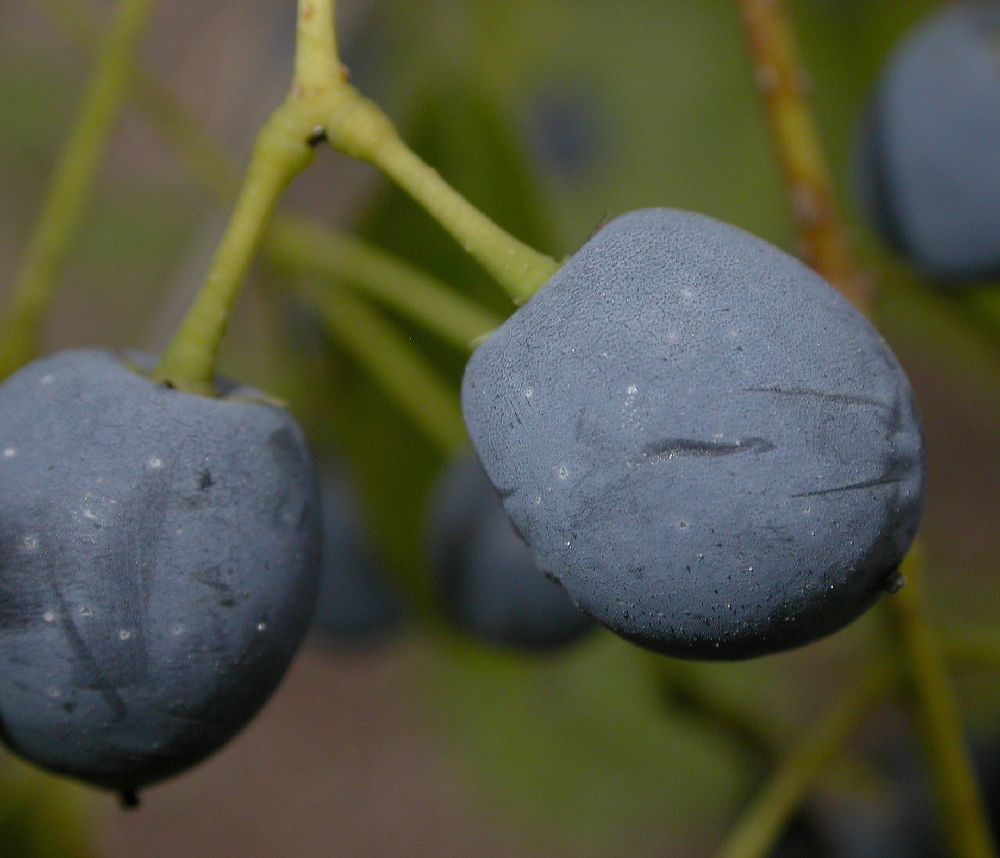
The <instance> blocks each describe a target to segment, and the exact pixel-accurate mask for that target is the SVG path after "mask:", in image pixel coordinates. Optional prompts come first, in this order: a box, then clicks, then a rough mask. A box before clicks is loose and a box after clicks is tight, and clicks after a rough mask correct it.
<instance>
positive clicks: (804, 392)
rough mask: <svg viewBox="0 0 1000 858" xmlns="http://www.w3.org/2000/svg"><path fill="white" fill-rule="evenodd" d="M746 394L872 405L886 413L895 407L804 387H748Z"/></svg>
mask: <svg viewBox="0 0 1000 858" xmlns="http://www.w3.org/2000/svg"><path fill="white" fill-rule="evenodd" d="M744 393H770V394H773V395H774V396H811V397H813V398H815V399H825V400H827V401H828V402H839V403H840V404H842V405H871V406H872V407H873V408H881V409H882V410H884V411H892V410H893V406H892V405H887V404H886V403H885V402H882V401H881V400H879V399H873V398H871V397H868V396H856V395H855V394H852V393H835V392H831V391H825V390H810V389H808V388H804V387H748V388H746V389H745V390H744Z"/></svg>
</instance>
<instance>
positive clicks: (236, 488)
mask: <svg viewBox="0 0 1000 858" xmlns="http://www.w3.org/2000/svg"><path fill="white" fill-rule="evenodd" d="M254 397H255V394H254V392H253V391H250V390H241V389H233V390H229V391H227V392H226V395H224V396H223V397H222V398H219V399H210V398H206V397H201V396H192V395H189V394H186V393H181V392H179V391H177V390H172V389H169V388H167V387H164V386H162V385H158V384H155V383H153V382H152V381H150V380H148V379H147V378H144V377H143V376H141V375H139V374H137V373H135V372H132V371H130V369H129V368H128V367H126V366H125V365H124V364H123V363H122V362H121V361H120V360H119V359H118V358H117V357H116V356H114V355H112V354H110V353H107V352H103V351H71V352H63V353H60V354H57V355H55V356H54V357H50V358H47V359H44V360H39V361H36V362H35V363H32V364H30V365H29V366H27V367H25V368H24V369H22V370H21V371H20V372H18V373H16V374H14V375H13V376H11V377H10V378H9V379H8V380H7V381H6V382H5V383H4V384H3V385H2V386H0V654H2V662H3V670H2V671H0V721H2V726H3V738H4V740H5V741H6V743H7V744H8V745H9V746H10V747H11V748H12V749H13V750H14V751H16V752H17V753H19V754H20V755H22V756H24V757H25V758H27V759H29V760H31V761H33V762H35V763H38V764H39V765H42V766H45V767H46V768H49V769H53V770H55V771H57V772H62V773H64V774H67V775H72V776H74V777H77V778H80V779H83V780H86V781H89V782H91V783H93V784H96V785H99V786H103V787H107V788H111V789H116V790H120V791H122V792H123V794H125V795H130V794H132V793H134V790H135V789H136V788H138V787H141V786H143V785H145V784H149V783H151V782H153V781H157V780H160V779H162V778H165V777H168V776H169V775H172V774H175V773H177V772H179V771H181V770H183V769H185V768H187V767H189V766H191V765H193V764H194V763H197V762H198V761H199V760H201V759H202V758H204V757H205V756H207V755H208V754H209V753H211V752H212V751H213V750H215V749H216V748H218V747H219V746H220V745H222V744H223V743H224V742H226V741H227V740H228V739H230V738H231V737H232V736H233V735H234V734H235V733H236V732H237V731H238V730H239V729H240V728H241V727H242V726H243V725H244V724H246V722H247V721H248V720H249V719H250V717H251V716H252V715H253V714H254V713H255V712H256V711H257V710H258V709H259V708H260V706H261V705H262V704H263V703H264V701H265V700H267V698H268V696H269V695H270V694H271V692H272V691H273V690H274V688H275V686H276V685H277V684H278V681H279V680H280V679H281V677H282V675H283V674H284V672H285V669H286V668H287V667H288V664H289V661H290V660H291V658H292V655H293V654H294V652H295V650H296V649H297V647H298V645H299V643H300V641H301V639H302V637H303V635H304V633H305V631H306V629H307V627H308V625H309V621H310V620H311V618H312V612H313V607H314V604H315V594H316V582H317V570H318V563H319V547H320V541H321V540H320V517H319V490H318V485H317V481H316V478H315V475H314V470H313V465H312V461H311V458H310V455H309V452H308V450H307V448H306V443H305V439H304V438H303V436H302V433H301V432H300V431H299V429H298V427H297V426H296V424H295V422H294V421H293V420H292V419H291V417H289V415H288V414H287V413H286V412H285V411H284V410H282V409H280V408H276V407H274V406H271V405H268V404H264V403H263V402H261V401H260V400H259V398H257V399H255V398H254Z"/></svg>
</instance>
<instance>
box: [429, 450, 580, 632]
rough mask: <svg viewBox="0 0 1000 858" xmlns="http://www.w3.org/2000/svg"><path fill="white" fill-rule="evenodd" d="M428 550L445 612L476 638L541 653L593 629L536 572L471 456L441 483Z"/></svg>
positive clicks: (458, 462)
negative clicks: (541, 650)
mask: <svg viewBox="0 0 1000 858" xmlns="http://www.w3.org/2000/svg"><path fill="white" fill-rule="evenodd" d="M430 545H431V559H432V563H433V566H434V572H435V574H436V575H437V576H438V580H439V581H440V585H441V592H442V598H443V601H444V606H445V609H446V610H447V612H448V614H449V616H450V617H451V618H452V619H453V620H454V621H455V623H456V624H457V625H458V626H460V627H461V628H462V629H463V630H464V631H465V632H467V633H468V634H470V635H471V636H473V637H475V638H477V639H479V640H483V641H486V642H489V643H496V644H501V645H506V646H512V647H517V648H522V649H527V650H537V649H547V648H550V647H558V646H562V645H564V644H568V643H570V642H572V641H575V640H577V639H578V638H580V637H581V636H582V635H584V634H585V633H586V632H588V631H591V630H593V627H594V625H593V623H592V622H591V621H590V620H589V619H588V618H587V617H586V616H584V615H583V614H582V613H580V611H578V610H577V609H576V608H575V607H574V606H573V604H572V602H570V600H569V599H568V598H567V596H566V593H565V592H564V591H563V590H562V588H560V587H559V586H558V585H557V584H555V583H553V582H552V581H550V580H549V579H548V578H547V577H546V576H545V575H544V574H543V573H542V572H540V571H539V569H538V567H537V566H536V565H535V562H534V560H533V559H532V557H531V552H530V551H529V550H528V547H527V546H526V545H525V544H524V542H523V541H522V540H521V538H520V537H519V536H518V535H517V533H516V532H515V530H514V528H513V527H512V526H511V523H510V520H509V519H508V518H507V514H506V513H505V512H504V509H503V504H502V503H501V501H500V497H499V496H498V495H497V493H496V490H495V489H494V488H493V486H492V485H491V483H490V481H489V478H488V477H487V476H486V473H485V472H484V471H483V468H482V465H480V463H479V461H478V460H477V459H476V458H475V457H474V456H471V455H469V456H464V457H462V458H460V459H457V460H456V461H455V462H454V463H452V465H451V466H450V467H449V469H448V470H447V471H446V472H445V474H444V476H443V477H442V478H441V481H440V483H439V485H438V488H437V493H436V495H435V498H434V505H433V510H432V515H431V525H430Z"/></svg>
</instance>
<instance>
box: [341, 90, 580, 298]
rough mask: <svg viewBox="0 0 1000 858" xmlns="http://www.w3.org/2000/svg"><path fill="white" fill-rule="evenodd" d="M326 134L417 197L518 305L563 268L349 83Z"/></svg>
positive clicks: (342, 147) (351, 153)
mask: <svg viewBox="0 0 1000 858" xmlns="http://www.w3.org/2000/svg"><path fill="white" fill-rule="evenodd" d="M326 132H327V137H328V139H329V141H330V143H331V144H332V145H333V146H334V147H335V148H337V149H340V150H341V151H343V152H345V153H346V154H348V155H351V156H352V157H355V158H360V159H362V160H364V161H368V162H370V163H372V164H374V165H375V166H376V167H378V168H379V169H380V170H381V171H382V172H384V173H385V174H386V175H387V176H389V178H391V179H392V180H393V181H394V182H396V184H398V185H399V186H400V188H402V189H403V190H404V191H406V193H408V194H409V195H410V196H411V197H413V199H414V200H416V202H417V203H419V204H420V205H421V206H422V207H423V208H424V209H425V210H426V211H427V212H428V213H429V214H430V215H431V216H432V217H433V218H435V219H436V220H437V221H438V223H440V224H441V226H443V227H444V229H445V230H447V231H448V232H449V233H450V234H451V235H452V237H453V238H454V239H455V240H456V241H457V242H458V243H459V244H460V245H461V246H462V248H463V249H464V250H465V251H466V252H467V253H469V254H470V255H471V256H472V257H473V258H474V259H476V260H477V261H478V262H479V263H480V264H481V265H482V266H483V267H484V268H485V269H486V270H487V271H488V272H489V273H490V274H491V275H492V276H493V278H494V279H495V280H496V281H497V282H498V283H499V284H500V285H501V286H502V287H503V288H504V289H505V290H506V292H507V294H509V295H510V297H511V298H512V299H513V300H514V301H515V302H517V303H521V302H523V301H526V300H527V299H528V298H530V297H531V296H532V295H533V294H534V293H535V292H537V291H538V289H539V288H541V287H542V286H543V285H544V284H545V283H546V281H548V280H549V279H550V278H551V277H552V275H553V274H555V272H556V271H557V270H558V269H559V267H560V264H559V263H558V262H557V261H556V260H554V259H552V258H551V257H548V256H545V255H544V254H542V253H539V252H538V251H536V250H534V249H532V248H530V247H528V245H526V244H524V243H522V242H521V241H518V240H517V239H516V238H514V237H513V236H511V235H510V234H509V233H507V232H505V231H504V230H502V229H501V228H500V227H499V226H497V225H496V224H495V223H493V221H491V220H490V219H489V218H488V217H486V215H484V214H483V213H482V212H481V211H479V209H477V208H475V206H473V205H472V204H471V203H469V202H468V201H467V200H466V199H465V198H464V197H462V196H461V195H460V194H459V193H458V192H456V191H455V190H454V189H453V188H452V187H451V186H450V185H449V184H448V183H447V182H445V181H444V179H442V178H441V175H440V174H439V173H438V172H437V170H435V169H434V168H432V167H430V166H428V165H427V164H425V163H424V162H423V161H422V160H421V159H420V158H419V157H418V156H417V155H416V154H415V153H414V152H413V151H411V150H410V149H409V148H408V147H407V146H406V144H405V143H404V142H403V141H402V140H401V139H400V137H399V135H398V134H397V132H396V129H395V128H394V126H393V124H392V122H391V120H390V119H389V118H388V117H387V116H386V115H385V113H384V112H383V111H382V109H381V108H379V107H378V105H376V104H375V103H374V102H372V101H369V100H368V99H367V98H365V97H363V96H362V95H361V94H360V93H358V92H357V91H356V90H355V89H353V88H352V87H350V86H347V85H346V84H345V86H344V88H343V90H342V91H341V92H340V93H338V97H337V99H336V100H335V101H333V102H332V103H331V105H330V112H329V114H328V116H327V119H326Z"/></svg>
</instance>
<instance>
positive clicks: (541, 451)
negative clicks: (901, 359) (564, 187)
mask: <svg viewBox="0 0 1000 858" xmlns="http://www.w3.org/2000/svg"><path fill="white" fill-rule="evenodd" d="M462 401H463V411H464V414H465V421H466V425H467V427H468V430H469V435H470V437H471V438H472V441H473V444H474V446H475V448H476V450H477V452H478V453H479V456H480V459H481V460H482V462H483V465H484V466H485V468H486V471H487V473H488V474H489V476H490V479H491V481H492V482H493V484H494V485H495V486H496V487H497V488H498V490H499V491H500V494H501V495H502V496H503V497H504V498H505V500H504V505H505V507H506V509H507V512H508V514H509V515H510V518H511V521H512V522H513V523H514V525H515V527H516V528H517V529H518V531H519V532H520V533H521V534H522V535H523V536H524V539H525V541H526V542H527V544H528V545H529V546H530V547H531V549H532V551H533V552H534V557H535V560H536V561H537V563H538V565H539V567H540V568H541V569H543V570H544V571H545V572H547V573H548V574H549V575H551V576H552V577H554V578H555V579H556V580H558V581H560V582H561V583H562V585H563V586H564V587H565V588H566V590H567V591H568V593H569V595H570V598H571V599H572V600H573V601H574V602H575V603H576V604H577V605H578V606H579V607H580V608H581V609H582V610H584V611H585V612H586V613H588V614H589V615H590V616H592V617H594V618H595V619H596V620H598V621H599V622H601V623H603V624H604V625H606V626H608V627H609V628H610V629H611V630H612V631H614V632H616V633H618V634H619V635H621V636H623V637H625V638H628V639H630V640H632V641H634V642H636V643H638V644H641V645H642V646H645V647H648V648H651V649H654V650H659V651H662V652H666V653H670V654H673V655H678V656H687V657H697V658H710V659H711V658H743V657H749V656H755V655H761V654H764V653H768V652H774V651H777V650H782V649H787V648H789V647H793V646H797V645H799V644H804V643H807V642H809V641H812V640H815V639H816V638H819V637H822V636H823V635H826V634H829V633H831V632H833V631H835V630H837V629H839V628H840V627H842V626H844V625H845V624H846V623H848V622H850V621H851V620H852V619H854V618H855V617H856V616H857V615H858V614H860V613H861V612H862V611H863V610H864V609H865V608H866V607H868V606H869V605H870V604H871V603H872V602H873V601H874V600H875V599H876V597H877V596H878V594H879V593H880V592H881V591H882V589H883V587H884V586H886V585H887V584H891V583H892V582H893V581H895V580H896V579H895V570H896V568H897V567H898V565H899V563H900V561H901V559H902V557H903V555H904V553H905V551H906V549H907V547H908V546H909V544H910V542H911V540H912V539H913V536H914V533H915V531H916V528H917V523H918V520H919V517H920V511H921V507H922V502H923V495H924V465H923V441H922V434H921V428H920V422H919V418H918V416H917V412H916V407H915V405H914V401H913V395H912V392H911V390H910V386H909V383H908V382H907V379H906V376H905V375H904V373H903V371H902V370H901V369H900V367H899V364H898V363H897V362H896V359H895V357H894V356H893V355H892V353H891V352H890V351H889V348H888V347H887V346H886V344H885V342H884V341H883V340H882V339H881V337H879V335H878V334H877V333H876V332H875V331H874V330H872V328H871V327H870V326H869V325H868V323H867V322H866V321H865V320H864V319H863V318H862V317H861V316H860V315H859V314H858V313H857V312H856V311H855V310H854V309H853V308H852V307H851V306H850V305H849V304H848V303H847V302H846V301H844V300H843V299H842V298H841V297H840V296H839V295H837V294H836V293H835V292H834V291H833V290H832V289H831V288H830V287H829V286H828V285H827V284H826V283H825V281H823V280H822V279H821V278H819V277H818V276H817V275H816V274H815V273H813V272H812V271H810V270H809V269H808V268H806V267H805V266H804V265H802V264H801V263H800V262H798V261H797V260H795V259H793V258H792V257H791V256H788V255H787V254H785V253H783V252H782V251H780V250H778V249H777V248H775V247H773V246H771V245H769V244H767V243H765V242H763V241H761V240H760V239H757V238H755V237H754V236H751V235H749V234H748V233H745V232H743V231H742V230H739V229H737V228H735V227H732V226H728V225H726V224H723V223H720V222H718V221H715V220H712V219H711V218H707V217H703V216H701V215H696V214H691V213H689V212H680V211H672V210H665V209H652V210H646V211H639V212H633V213H631V214H628V215H625V216H624V217H620V218H618V219H617V220H615V221H613V222H612V223H610V224H609V225H607V226H606V227H605V228H604V229H602V230H601V231H600V232H599V233H598V234H597V235H596V236H595V237H594V238H593V239H591V240H590V241H589V242H588V243H587V244H586V245H585V246H584V247H583V249H582V250H580V251H579V252H578V253H577V254H576V255H574V256H573V257H572V258H571V259H570V260H569V261H568V262H567V263H566V264H565V265H564V266H563V268H562V269H560V270H559V271H558V272H557V273H556V274H555V276H554V277H553V278H552V279H551V280H550V281H549V282H548V283H547V284H546V285H545V286H544V287H543V288H542V289H541V290H540V291H539V292H538V294H537V295H535V296H534V298H532V299H531V301H529V302H528V303H527V304H525V305H524V306H523V307H521V308H520V309H519V310H518V311H517V312H516V313H514V315H513V316H511V317H510V319H508V320H507V321H506V322H505V323H504V324H503V325H502V326H501V327H500V328H498V329H497V331H496V332H495V333H494V334H493V335H492V336H491V337H490V338H489V339H488V340H487V341H486V342H485V343H484V344H483V345H482V346H481V347H480V348H479V349H478V350H477V351H476V352H475V354H474V355H473V356H472V359H471V360H470V361H469V364H468V366H467V367H466V371H465V378H464V381H463V390H462Z"/></svg>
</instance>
